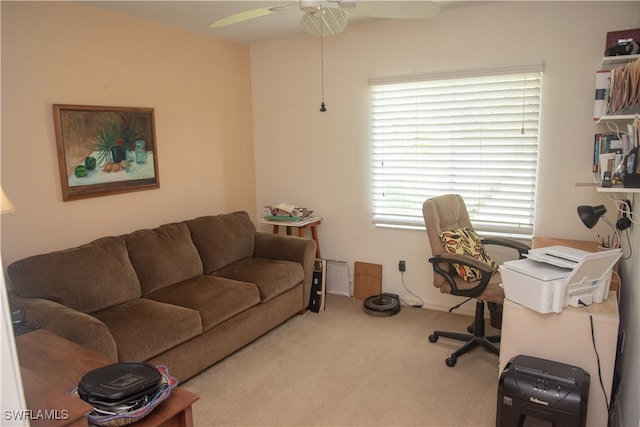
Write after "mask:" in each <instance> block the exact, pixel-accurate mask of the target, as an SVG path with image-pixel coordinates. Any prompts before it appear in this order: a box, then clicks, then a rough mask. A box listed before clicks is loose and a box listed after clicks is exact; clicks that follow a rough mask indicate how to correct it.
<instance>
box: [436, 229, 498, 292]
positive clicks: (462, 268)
mask: <svg viewBox="0 0 640 427" xmlns="http://www.w3.org/2000/svg"><path fill="white" fill-rule="evenodd" d="M440 240H441V241H442V244H443V245H444V248H445V250H446V251H447V252H449V253H452V254H461V255H468V256H471V257H473V258H475V259H477V260H479V261H482V262H485V263H487V264H489V265H490V266H491V269H492V270H493V272H494V273H495V272H497V271H498V264H496V263H495V262H494V261H493V260H492V259H491V257H490V256H489V254H487V251H486V250H485V249H484V246H483V245H482V242H481V241H480V238H479V237H478V235H477V234H476V232H475V231H474V230H473V229H472V228H470V227H462V228H457V229H455V230H448V231H443V232H442V233H440ZM453 266H454V268H455V269H456V272H457V273H458V275H459V276H460V277H461V278H462V279H463V280H464V281H466V282H475V281H478V280H480V278H481V277H482V273H481V272H480V270H478V269H477V268H473V267H469V266H466V265H462V264H453Z"/></svg>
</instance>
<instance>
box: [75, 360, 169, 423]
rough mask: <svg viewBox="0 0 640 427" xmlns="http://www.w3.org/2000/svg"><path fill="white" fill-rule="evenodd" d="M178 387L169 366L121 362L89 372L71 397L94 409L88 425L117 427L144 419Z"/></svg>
mask: <svg viewBox="0 0 640 427" xmlns="http://www.w3.org/2000/svg"><path fill="white" fill-rule="evenodd" d="M177 384H178V381H177V380H176V379H175V378H173V377H172V376H171V375H169V370H168V368H167V367H166V366H157V367H154V366H151V365H149V364H146V363H143V362H122V363H114V364H112V365H107V366H104V367H102V368H98V369H95V370H93V371H90V372H88V373H87V374H86V375H85V376H83V377H82V379H81V380H80V383H79V384H78V387H76V388H75V389H74V390H73V391H72V394H73V395H74V396H76V397H78V398H80V399H82V400H84V401H85V402H87V403H89V404H91V405H92V406H93V411H92V412H91V413H90V414H89V415H87V419H88V420H89V422H91V423H92V424H95V425H98V426H116V427H117V426H124V425H127V424H131V423H134V422H136V421H139V420H140V419H142V418H144V417H145V416H146V415H148V414H149V413H150V412H151V411H152V410H153V409H154V408H155V407H156V406H158V404H160V403H161V402H162V401H164V400H165V399H167V397H169V395H170V394H171V390H173V388H175V387H176V385H177Z"/></svg>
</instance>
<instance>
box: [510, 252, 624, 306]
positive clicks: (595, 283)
mask: <svg viewBox="0 0 640 427" xmlns="http://www.w3.org/2000/svg"><path fill="white" fill-rule="evenodd" d="M621 256H622V250H621V249H610V250H606V251H600V252H587V251H582V250H579V249H573V248H569V247H566V246H548V247H544V248H537V249H531V250H529V252H528V254H527V255H526V258H525V259H519V260H515V261H507V262H505V263H504V264H502V266H501V267H500V271H501V274H502V286H503V288H504V294H505V297H506V298H508V299H510V300H511V301H514V302H516V303H518V304H520V305H524V306H525V307H528V308H530V309H532V310H535V311H537V312H540V313H552V312H553V313H560V312H562V310H563V308H564V307H566V306H568V305H571V306H574V307H578V306H579V305H580V304H584V305H589V304H592V303H600V302H602V301H604V300H606V299H607V297H608V296H609V285H610V284H611V271H612V269H613V266H614V265H615V264H616V263H617V262H618V260H619V259H620V257H621Z"/></svg>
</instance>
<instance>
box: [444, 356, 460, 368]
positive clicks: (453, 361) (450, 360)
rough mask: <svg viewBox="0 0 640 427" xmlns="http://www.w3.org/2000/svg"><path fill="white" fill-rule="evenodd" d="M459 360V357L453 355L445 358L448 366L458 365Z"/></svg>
mask: <svg viewBox="0 0 640 427" xmlns="http://www.w3.org/2000/svg"><path fill="white" fill-rule="evenodd" d="M457 361H458V358H457V357H455V356H451V357H447V359H446V360H445V363H446V364H447V366H448V367H450V368H453V367H454V366H456V362H457Z"/></svg>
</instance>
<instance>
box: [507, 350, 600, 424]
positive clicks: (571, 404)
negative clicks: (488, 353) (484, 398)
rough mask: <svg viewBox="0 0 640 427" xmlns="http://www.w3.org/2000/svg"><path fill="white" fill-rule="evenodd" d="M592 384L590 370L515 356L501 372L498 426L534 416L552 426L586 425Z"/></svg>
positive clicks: (521, 422)
mask: <svg viewBox="0 0 640 427" xmlns="http://www.w3.org/2000/svg"><path fill="white" fill-rule="evenodd" d="M589 384H590V376H589V373H588V372H586V371H584V370H583V369H581V368H578V367H577V366H571V365H567V364H564V363H559V362H554V361H551V360H546V359H540V358H537V357H532V356H524V355H519V356H515V357H513V358H512V359H511V360H510V361H509V362H508V363H507V364H506V366H505V367H504V369H503V370H502V374H501V375H500V382H499V383H498V411H497V415H496V426H497V427H513V426H522V425H523V424H524V421H525V418H526V417H528V416H531V417H534V418H538V419H540V420H544V421H548V422H551V423H552V425H553V426H562V427H583V426H585V425H586V423H587V403H588V402H587V401H588V398H589Z"/></svg>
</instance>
